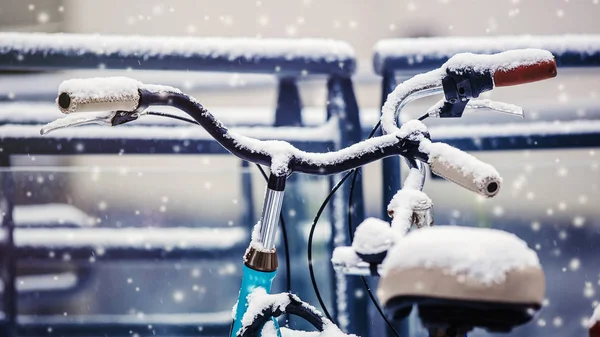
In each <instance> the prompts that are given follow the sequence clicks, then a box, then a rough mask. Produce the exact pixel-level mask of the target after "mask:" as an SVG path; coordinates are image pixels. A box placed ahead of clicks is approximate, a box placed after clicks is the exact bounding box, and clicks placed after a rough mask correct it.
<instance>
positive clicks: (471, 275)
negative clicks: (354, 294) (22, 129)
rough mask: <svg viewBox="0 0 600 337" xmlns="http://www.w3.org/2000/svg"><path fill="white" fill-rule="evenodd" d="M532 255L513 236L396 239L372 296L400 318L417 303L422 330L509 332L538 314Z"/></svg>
mask: <svg viewBox="0 0 600 337" xmlns="http://www.w3.org/2000/svg"><path fill="white" fill-rule="evenodd" d="M544 290H545V280H544V273H543V271H542V268H541V266H540V263H539V259H538V256H537V254H536V253H535V252H534V251H533V250H531V249H530V248H529V247H528V246H527V244H526V243H525V242H524V241H522V240H521V239H519V238H518V237H516V236H515V235H513V234H510V233H507V232H504V231H500V230H495V229H488V228H469V227H457V226H438V227H430V228H423V229H420V230H416V231H412V232H410V233H409V234H407V235H406V236H404V237H402V238H400V239H399V240H398V241H397V242H396V243H395V245H394V246H393V248H392V249H391V250H390V251H389V252H388V257H387V258H386V259H385V261H384V262H383V268H382V278H381V281H380V283H379V288H378V291H377V295H378V297H379V300H380V301H381V303H383V304H384V306H385V308H386V311H387V313H388V314H389V315H391V316H392V317H394V318H396V319H398V318H402V317H404V316H406V315H408V313H410V311H411V308H412V306H413V305H414V304H415V305H417V306H418V309H419V316H420V317H421V320H422V322H423V323H424V325H425V326H433V325H436V326H439V325H445V326H453V327H459V328H466V329H467V330H470V329H472V328H474V327H482V328H485V329H487V330H490V331H504V332H508V331H510V330H511V329H512V328H513V327H514V326H517V325H520V324H523V323H525V322H527V321H529V320H530V319H531V318H532V317H533V314H534V313H535V312H536V311H537V310H538V309H539V308H540V307H541V304H542V301H543V299H544Z"/></svg>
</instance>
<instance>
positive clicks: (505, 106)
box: [427, 99, 525, 118]
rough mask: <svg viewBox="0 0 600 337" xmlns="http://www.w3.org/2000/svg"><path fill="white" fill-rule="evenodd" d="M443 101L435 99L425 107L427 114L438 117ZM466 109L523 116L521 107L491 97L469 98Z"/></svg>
mask: <svg viewBox="0 0 600 337" xmlns="http://www.w3.org/2000/svg"><path fill="white" fill-rule="evenodd" d="M445 103H446V100H445V99H441V100H439V101H437V102H436V103H435V104H434V105H432V106H431V107H430V108H429V109H427V114H428V115H429V116H430V117H439V116H440V113H441V111H442V108H443V107H444V104H445ZM466 109H471V110H476V109H489V110H493V111H494V112H502V113H505V114H509V115H514V116H519V117H521V118H524V117H525V113H524V112H523V108H521V107H520V106H517V105H514V104H510V103H504V102H498V101H492V100H491V99H471V100H469V103H467V106H466Z"/></svg>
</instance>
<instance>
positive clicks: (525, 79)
mask: <svg viewBox="0 0 600 337" xmlns="http://www.w3.org/2000/svg"><path fill="white" fill-rule="evenodd" d="M556 74H557V71H556V61H555V60H554V56H553V55H552V54H551V53H550V52H549V51H546V50H541V49H521V50H509V51H505V52H502V53H497V54H493V55H476V54H471V53H462V54H456V55H454V56H453V57H451V58H450V59H449V60H448V61H447V62H446V63H444V64H443V65H442V66H441V67H440V68H438V69H435V70H432V71H430V72H427V73H424V74H420V75H417V76H414V77H412V78H410V79H408V80H406V81H404V82H402V83H401V84H400V85H398V86H397V87H396V88H395V89H394V90H393V91H392V92H391V93H390V94H389V95H388V97H387V99H386V102H385V104H384V105H383V108H382V111H381V112H382V115H381V126H382V129H383V132H384V133H394V132H397V130H398V125H397V123H396V120H397V119H398V115H399V113H400V111H401V110H402V108H403V107H404V106H405V105H406V104H407V103H408V102H410V101H412V100H413V99H414V98H416V97H419V98H420V97H424V96H429V95H434V94H438V93H441V92H442V91H443V92H444V94H445V96H446V102H447V103H449V104H451V105H452V104H456V105H458V106H461V105H462V107H461V108H462V109H460V113H452V111H450V116H449V117H460V115H462V110H463V109H464V106H466V103H467V102H468V100H469V99H471V98H477V97H479V95H480V94H481V93H483V92H485V91H489V90H492V89H493V88H494V86H507V85H517V84H523V83H530V82H534V81H540V80H544V79H548V78H552V77H555V76H556Z"/></svg>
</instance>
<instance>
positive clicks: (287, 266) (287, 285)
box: [145, 111, 292, 292]
mask: <svg viewBox="0 0 600 337" xmlns="http://www.w3.org/2000/svg"><path fill="white" fill-rule="evenodd" d="M145 114H146V115H151V116H160V117H168V118H173V119H177V120H180V121H183V122H187V123H190V124H195V125H199V123H198V122H197V121H195V120H193V119H191V118H187V117H183V116H178V115H174V114H170V113H167V112H156V111H148V112H146V113H145ZM256 167H258V169H259V170H260V173H261V174H262V176H263V177H264V178H265V180H266V181H268V180H269V178H268V177H267V174H266V173H265V171H264V170H263V168H262V167H261V166H260V165H258V164H256ZM279 221H280V222H281V235H282V238H283V248H284V250H285V289H286V291H287V292H290V290H291V282H292V276H291V268H290V251H289V245H288V236H287V228H286V226H285V220H284V218H283V214H282V213H280V214H279Z"/></svg>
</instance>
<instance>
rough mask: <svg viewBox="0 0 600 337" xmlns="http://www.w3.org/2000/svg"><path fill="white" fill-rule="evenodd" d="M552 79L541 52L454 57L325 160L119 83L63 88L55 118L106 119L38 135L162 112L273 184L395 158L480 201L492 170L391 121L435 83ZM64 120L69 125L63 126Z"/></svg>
mask: <svg viewBox="0 0 600 337" xmlns="http://www.w3.org/2000/svg"><path fill="white" fill-rule="evenodd" d="M473 74H474V75H473ZM555 75H556V63H555V62H554V59H553V56H552V54H550V53H549V52H547V51H543V50H524V51H510V52H505V53H499V54H495V55H473V54H459V55H456V56H455V57H453V58H451V59H450V60H449V61H448V62H446V64H444V66H442V67H441V68H440V69H437V70H434V71H431V72H428V73H425V74H421V75H417V76H415V77H413V78H411V79H410V80H407V81H405V82H403V83H402V84H400V85H399V86H398V87H396V89H395V90H394V91H393V92H392V93H391V94H390V95H389V96H388V99H387V100H386V103H385V104H384V106H383V109H382V117H381V120H382V128H383V131H384V134H383V135H382V136H379V137H375V138H371V139H367V140H364V141H362V142H360V143H357V144H354V145H352V146H350V147H347V148H345V149H341V150H338V151H334V152H328V153H310V152H305V151H302V150H299V149H297V148H295V147H294V146H292V145H291V144H289V143H287V142H284V141H277V140H258V139H254V138H250V137H246V136H243V135H239V134H236V133H234V132H231V131H229V130H228V129H227V128H226V127H225V126H224V125H223V124H222V123H221V122H220V121H219V120H218V119H216V118H215V117H214V116H213V115H212V114H211V113H210V112H209V111H208V110H206V109H205V108H204V107H203V106H202V105H201V104H200V103H199V102H198V101H197V100H195V99H194V98H192V97H190V96H188V95H186V94H184V93H182V92H181V91H179V90H178V89H175V88H172V87H166V86H157V85H147V84H142V83H141V82H138V81H136V80H133V79H129V78H124V77H119V78H96V79H76V80H69V81H65V82H63V83H62V84H61V86H60V88H59V95H58V98H57V104H58V106H59V109H60V110H61V111H62V112H63V113H66V114H73V113H75V115H77V113H79V112H87V111H98V110H104V111H108V112H107V113H106V114H105V115H99V114H94V116H92V117H90V118H81V117H79V118H76V116H67V117H65V118H63V119H62V121H61V120H57V121H55V122H53V123H55V124H53V123H50V124H49V125H47V126H46V127H45V128H44V129H42V133H46V132H49V131H51V130H53V129H56V128H62V127H65V126H69V125H78V124H84V123H104V124H109V125H113V126H114V125H119V124H123V123H126V122H129V121H132V120H135V119H136V118H138V117H139V116H140V115H142V114H144V110H145V109H146V108H147V107H149V106H156V105H169V106H173V107H176V108H179V109H180V110H182V111H184V112H186V113H187V114H189V115H190V116H191V117H192V118H193V119H194V120H195V121H196V122H197V123H198V124H199V125H201V126H202V127H203V128H204V129H205V130H206V131H207V132H208V133H209V134H210V135H211V136H212V137H213V138H214V139H215V140H216V141H217V142H219V143H220V144H221V145H222V146H223V147H224V148H225V149H227V150H228V151H229V152H231V153H232V154H234V155H236V156H237V157H239V158H241V159H244V160H247V161H250V162H253V163H257V164H262V165H269V166H270V167H271V173H272V174H274V175H276V176H286V175H288V174H290V173H291V172H293V171H297V172H302V173H307V174H316V175H329V174H335V173H340V172H343V171H347V170H351V169H354V168H358V167H360V166H363V165H366V164H368V163H370V162H373V161H376V160H379V159H383V158H385V157H389V156H393V155H402V156H405V157H407V158H409V159H416V160H419V161H422V162H424V163H428V164H430V165H431V168H432V170H433V171H434V173H436V174H438V175H441V176H443V177H445V178H447V179H448V180H451V181H453V182H455V183H457V184H459V185H461V186H463V187H465V188H467V189H470V190H472V191H474V192H476V193H479V194H481V195H483V196H486V197H492V196H494V195H496V194H497V193H498V191H499V188H500V184H501V182H502V179H501V178H500V175H499V174H498V172H497V171H496V170H495V169H494V168H493V167H492V166H490V165H488V164H485V163H483V162H481V161H479V160H478V159H476V158H475V157H473V156H471V155H469V154H466V153H464V152H462V151H460V150H458V149H455V148H453V147H451V146H449V145H447V144H442V143H432V142H431V141H430V140H429V133H428V131H427V128H426V127H425V125H424V124H423V123H421V122H420V121H416V120H414V121H411V122H409V123H406V124H405V125H403V126H402V128H398V126H397V125H396V118H397V114H398V112H399V110H400V109H401V108H402V107H404V106H405V105H406V104H407V103H409V102H410V101H412V100H414V99H416V98H420V97H424V96H428V95H432V94H435V93H439V92H441V91H442V81H443V80H446V79H447V78H449V77H452V78H453V80H456V79H458V80H460V79H461V77H460V76H463V77H464V76H466V81H470V82H469V83H467V84H469V86H467V88H468V89H469V92H468V93H465V92H461V90H460V88H462V87H461V85H465V81H462V82H460V81H459V82H457V84H458V87H457V88H458V89H459V90H458V92H459V94H460V95H470V96H469V97H471V96H472V97H477V96H478V95H479V94H480V93H481V92H482V91H485V90H490V89H491V87H493V85H490V83H492V84H493V83H494V80H495V85H496V86H502V85H509V84H518V83H527V82H532V81H535V80H541V79H545V78H550V77H553V76H555ZM457 76H458V77H457ZM478 81H479V82H478ZM471 82H472V83H471ZM471 84H472V85H471ZM445 89H446V84H444V90H445ZM446 96H448V95H446ZM467 100H468V99H467ZM69 118H73V119H74V120H77V122H76V123H75V122H73V123H69V120H68V119H69ZM103 118H104V119H103ZM65 119H67V121H65Z"/></svg>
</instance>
